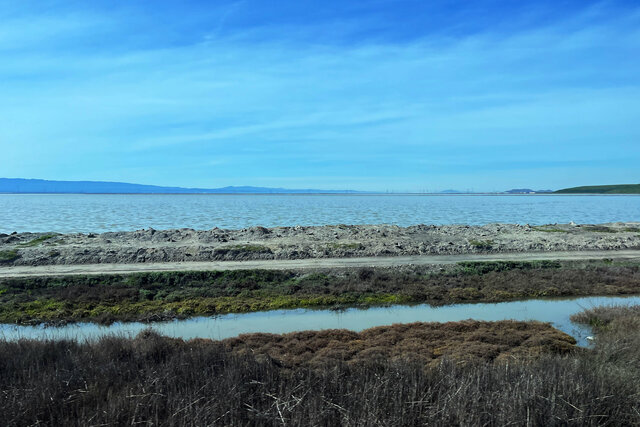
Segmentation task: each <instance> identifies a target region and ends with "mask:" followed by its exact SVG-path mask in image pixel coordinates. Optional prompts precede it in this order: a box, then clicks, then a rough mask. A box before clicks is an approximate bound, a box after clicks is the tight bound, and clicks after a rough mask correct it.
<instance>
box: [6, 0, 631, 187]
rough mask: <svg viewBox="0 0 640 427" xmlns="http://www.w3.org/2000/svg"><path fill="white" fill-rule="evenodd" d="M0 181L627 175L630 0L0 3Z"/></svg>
mask: <svg viewBox="0 0 640 427" xmlns="http://www.w3.org/2000/svg"><path fill="white" fill-rule="evenodd" d="M0 22H1V23H2V24H0V94H1V95H0V117H2V120H1V121H0V149H1V153H2V156H1V159H2V161H1V168H0V176H2V177H10V178H41V179H52V180H101V181H124V182H135V183H140V184H155V185H170V186H183V187H206V188H213V187H224V186H229V185H252V186H264V187H286V188H322V189H353V190H373V191H387V190H389V191H440V190H445V189H449V188H454V189H459V190H472V191H503V190H507V189H510V188H522V187H526V188H534V189H559V188H564V187H571V186H578V185H598V184H621V183H638V182H640V167H639V165H640V2H637V1H600V2H593V1H586V0H566V1H562V0H555V1H551V0H548V1H547V0H543V1H533V2H514V1H511V0H508V1H507V0H479V1H474V2H468V1H459V2H452V1H438V0H436V1H429V2H425V1H386V0H374V1H367V2H359V1H346V2H345V1H334V0H328V1H327V0H325V1H322V2H320V1H314V2H309V1H307V2H305V1H289V0H284V1H279V2H266V1H233V2H231V1H230V2H226V1H217V2H207V1H193V0H191V1H180V2H178V1H166V0H158V1H154V2H112V1H104V0H97V1H92V2H85V1H70V0H66V1H46V0H45V1H35V0H23V1H19V2H13V1H0Z"/></svg>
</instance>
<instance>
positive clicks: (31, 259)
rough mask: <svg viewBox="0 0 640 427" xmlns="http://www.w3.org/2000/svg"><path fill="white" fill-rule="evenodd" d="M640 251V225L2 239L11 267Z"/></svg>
mask: <svg viewBox="0 0 640 427" xmlns="http://www.w3.org/2000/svg"><path fill="white" fill-rule="evenodd" d="M637 249H640V223H638V222H625V223H608V224H550V225H543V226H531V225H519V224H489V225H484V226H468V225H443V226H435V225H415V226H410V227H399V226H394V225H327V226H316V227H302V226H296V227H276V228H264V227H251V228H245V229H241V230H225V229H218V228H214V229H211V230H193V229H178V230H162V231H159V230H154V229H145V230H137V231H129V232H108V233H102V234H93V233H89V234H80V233H78V234H58V233H12V234H0V270H2V269H4V268H5V267H12V266H13V267H15V266H46V265H78V264H147V263H182V262H211V261H249V260H253V261H257V260H311V259H325V258H327V259H328V258H333V259H335V258H366V257H402V256H404V257H409V256H420V255H431V256H434V255H441V256H444V255H464V254H467V255H478V254H487V255H491V254H509V253H534V254H535V253H540V254H542V253H545V252H566V251H624V250H637Z"/></svg>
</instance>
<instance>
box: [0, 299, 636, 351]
mask: <svg viewBox="0 0 640 427" xmlns="http://www.w3.org/2000/svg"><path fill="white" fill-rule="evenodd" d="M638 303H640V297H637V296H636V297H588V298H574V299H564V300H528V301H513V302H503V303H497V304H457V305H449V306H444V307H431V306H429V305H426V304H421V305H414V306H404V305H397V306H391V307H376V308H369V309H366V310H362V309H357V308H351V309H347V310H344V311H334V310H304V309H299V310H275V311H266V312H259V313H247V314H228V315H223V316H217V317H196V318H193V319H187V320H175V321H169V322H153V323H151V324H145V323H139V322H129V323H121V322H118V323H114V324H112V325H110V326H101V325H97V324H94V323H78V324H70V325H66V326H61V327H46V326H42V325H40V326H16V325H8V324H0V338H4V339H7V340H16V339H19V338H37V339H42V338H50V339H78V340H83V339H94V338H98V337H101V336H105V335H110V334H117V335H122V336H135V335H136V334H137V333H139V332H140V331H142V330H143V329H145V328H148V327H151V328H152V329H154V330H155V331H157V332H159V333H160V334H162V335H166V336H171V337H179V338H185V339H190V338H212V339H224V338H229V337H234V336H237V335H239V334H244V333H251V332H269V333H275V334H282V333H287V332H293V331H303V330H320V329H351V330H354V331H361V330H363V329H367V328H372V327H374V326H381V325H390V324H392V323H409V322H451V321H459V320H465V319H474V320H486V321H497V320H505V319H513V320H522V321H527V320H538V321H542V322H551V323H552V324H553V326H554V327H556V328H558V329H560V330H561V331H563V332H566V333H568V334H569V335H572V336H573V337H574V338H575V339H576V340H577V341H578V345H583V346H584V345H587V343H588V342H587V340H586V337H587V336H588V335H590V334H591V331H590V329H589V328H588V327H586V326H583V325H578V324H575V323H572V322H571V320H570V316H571V315H572V314H574V313H578V312H580V311H582V310H584V309H585V308H590V307H595V306H598V305H607V304H638Z"/></svg>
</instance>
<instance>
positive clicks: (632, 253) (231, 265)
mask: <svg viewBox="0 0 640 427" xmlns="http://www.w3.org/2000/svg"><path fill="white" fill-rule="evenodd" d="M603 258H612V259H626V260H635V261H640V250H635V249H634V250H618V251H615V250H606V251H559V252H519V253H504V254H462V255H411V256H394V257H361V258H315V259H296V260H249V261H208V262H163V263H135V264H77V265H40V266H14V267H0V278H6V277H24V276H64V275H87V274H128V273H141V272H157V271H202V270H249V269H268V270H286V269H289V270H299V269H324V268H358V267H396V266H402V265H438V264H455V263H457V262H461V261H532V260H565V261H569V260H589V259H603Z"/></svg>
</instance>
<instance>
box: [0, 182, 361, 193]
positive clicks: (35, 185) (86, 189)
mask: <svg viewBox="0 0 640 427" xmlns="http://www.w3.org/2000/svg"><path fill="white" fill-rule="evenodd" d="M0 193H79V194H327V193H328V194H354V193H361V192H360V191H353V190H314V189H304V190H296V189H294V190H292V189H287V188H268V187H248V186H242V187H222V188H182V187H160V186H157V185H141V184H129V183H125V182H104V181H48V180H44V179H20V178H0Z"/></svg>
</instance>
